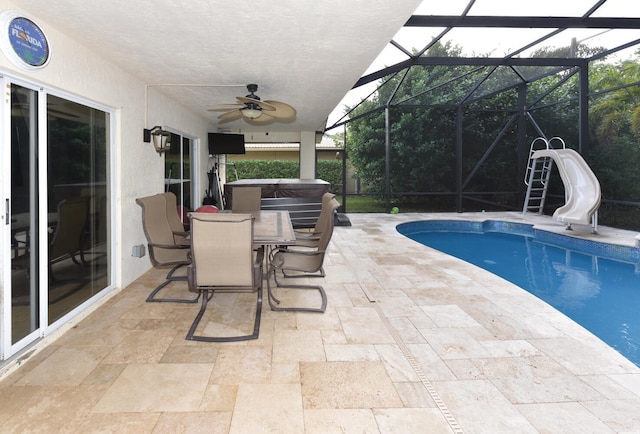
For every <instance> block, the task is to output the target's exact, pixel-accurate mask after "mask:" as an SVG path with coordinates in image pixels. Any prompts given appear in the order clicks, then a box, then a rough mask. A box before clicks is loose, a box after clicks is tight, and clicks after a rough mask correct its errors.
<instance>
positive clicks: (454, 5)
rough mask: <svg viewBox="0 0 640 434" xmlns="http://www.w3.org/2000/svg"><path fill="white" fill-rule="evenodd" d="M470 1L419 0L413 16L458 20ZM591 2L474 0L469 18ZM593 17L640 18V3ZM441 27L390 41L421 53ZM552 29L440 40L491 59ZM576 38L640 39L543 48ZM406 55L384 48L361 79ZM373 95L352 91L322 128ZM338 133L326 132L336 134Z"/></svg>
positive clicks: (613, 35) (614, 0)
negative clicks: (436, 16) (451, 17)
mask: <svg viewBox="0 0 640 434" xmlns="http://www.w3.org/2000/svg"><path fill="white" fill-rule="evenodd" d="M468 3H469V0H447V1H437V0H424V1H423V3H422V4H421V5H420V6H419V7H418V9H416V11H415V12H414V15H460V14H461V13H462V12H463V11H464V9H465V8H466V7H467V4H468ZM595 3H596V0H535V1H532V0H526V1H523V0H476V1H475V3H474V4H473V6H472V8H471V9H470V11H469V15H492V16H510V15H515V16H573V17H575V16H582V15H583V14H585V13H586V12H587V11H588V9H589V8H590V7H592V6H593V5H594V4H595ZM591 16H592V17H626V18H640V0H607V2H606V3H605V4H604V5H603V6H601V7H600V8H599V9H598V10H597V11H596V12H595V13H594V14H593V15H591ZM442 30H444V29H443V28H438V29H435V28H428V29H425V28H403V29H401V30H400V31H399V32H398V33H397V34H396V36H395V37H394V38H393V39H394V41H396V42H397V43H399V44H400V45H402V46H403V47H404V48H406V49H408V50H411V49H413V48H416V49H418V50H421V49H422V48H424V46H425V45H426V44H427V43H428V42H429V41H430V40H431V39H432V38H433V37H435V36H437V35H438V34H439V33H440V32H441V31H442ZM552 30H553V29H488V28H487V29H478V28H457V29H453V30H451V31H450V32H449V33H447V34H446V35H445V37H444V38H443V39H442V41H443V42H444V41H449V40H450V41H452V42H453V43H455V44H457V45H459V46H461V47H462V49H463V52H464V54H465V55H469V56H473V55H487V54H489V55H491V56H494V57H502V56H504V55H505V54H508V53H510V52H512V51H513V50H515V49H518V48H520V47H522V46H523V45H525V44H527V43H529V42H531V41H534V40H535V39H537V38H538V37H541V36H543V35H546V34H548V33H550V32H551V31H552ZM572 38H576V40H578V41H579V42H583V43H585V44H587V45H591V46H605V47H613V46H616V45H617V44H618V43H619V41H622V42H628V41H631V40H634V39H640V32H638V31H637V30H614V31H605V32H603V30H602V29H573V30H567V31H565V32H561V33H560V34H559V35H557V36H555V37H553V38H550V39H549V40H547V41H545V42H544V43H543V46H558V47H560V46H565V47H566V46H568V45H569V44H570V43H571V39H572ZM536 48H539V47H535V48H532V49H531V50H529V51H525V52H524V53H522V54H521V55H520V57H526V56H527V54H530V53H531V51H533V50H535V49H536ZM637 48H638V46H635V47H634V48H631V49H627V50H624V51H623V52H620V54H619V57H620V58H628V57H630V56H631V55H632V54H633V52H634V51H635V50H636V49H637ZM406 59H407V56H406V55H405V54H404V53H402V52H401V51H400V50H398V49H397V48H395V47H393V46H391V45H388V46H387V47H386V48H385V49H384V50H383V51H382V52H381V53H380V55H379V56H378V57H377V58H376V59H375V60H374V61H373V62H372V64H371V65H370V66H369V68H367V70H366V71H365V73H364V74H363V75H366V74H369V73H371V72H374V71H378V70H380V69H382V68H384V67H385V66H389V65H394V64H396V63H398V62H401V61H403V60H406ZM373 90H375V83H372V84H371V85H369V86H363V87H362V88H361V89H358V90H356V91H351V92H349V94H347V95H346V96H345V98H344V99H343V100H342V101H341V102H340V104H338V106H337V107H336V108H335V109H334V111H333V112H332V113H331V115H330V116H329V121H328V123H327V125H332V124H333V123H335V122H336V121H337V120H338V119H340V118H341V117H342V115H343V111H344V110H343V107H344V105H349V106H353V105H355V104H357V103H358V102H359V101H360V100H361V99H362V98H365V97H366V96H367V95H369V94H370V93H371V92H372V91H373ZM335 132H337V131H331V132H330V133H335Z"/></svg>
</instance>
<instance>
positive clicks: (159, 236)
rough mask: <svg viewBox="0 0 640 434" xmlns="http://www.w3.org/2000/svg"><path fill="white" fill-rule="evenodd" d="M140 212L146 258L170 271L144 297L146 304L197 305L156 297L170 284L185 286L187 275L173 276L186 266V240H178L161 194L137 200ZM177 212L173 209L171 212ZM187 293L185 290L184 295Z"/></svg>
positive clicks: (187, 263) (183, 299) (187, 239)
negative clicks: (145, 239)
mask: <svg viewBox="0 0 640 434" xmlns="http://www.w3.org/2000/svg"><path fill="white" fill-rule="evenodd" d="M136 203H137V204H138V205H140V207H141V208H142V227H143V229H144V235H145V237H146V238H147V246H148V250H149V258H150V259H151V263H152V264H153V266H155V267H172V268H171V270H170V271H169V273H168V274H167V277H166V279H165V281H164V282H162V283H161V284H160V285H158V286H157V287H156V288H155V289H154V290H153V291H151V293H150V294H149V296H148V297H147V301H148V302H173V303H196V302H197V301H198V299H197V298H196V299H191V298H186V299H185V298H175V297H169V298H161V297H157V295H158V293H159V292H160V291H161V290H162V289H163V288H165V287H166V286H167V285H169V284H170V283H172V282H180V281H182V282H186V281H187V276H186V275H178V276H176V275H175V273H176V271H177V270H178V269H180V268H182V267H184V266H186V265H189V264H190V263H191V260H190V258H189V244H190V243H189V238H188V237H186V236H182V237H180V236H177V235H176V233H175V232H174V231H173V229H172V227H171V225H170V223H169V219H168V217H167V213H168V207H167V200H166V197H165V195H164V194H156V195H153V196H147V197H142V198H138V199H136ZM172 211H173V212H174V213H175V212H176V208H175V205H174V207H173V210H172ZM186 292H188V291H186V288H185V293H186Z"/></svg>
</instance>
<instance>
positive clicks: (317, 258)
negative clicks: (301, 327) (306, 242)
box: [267, 198, 340, 313]
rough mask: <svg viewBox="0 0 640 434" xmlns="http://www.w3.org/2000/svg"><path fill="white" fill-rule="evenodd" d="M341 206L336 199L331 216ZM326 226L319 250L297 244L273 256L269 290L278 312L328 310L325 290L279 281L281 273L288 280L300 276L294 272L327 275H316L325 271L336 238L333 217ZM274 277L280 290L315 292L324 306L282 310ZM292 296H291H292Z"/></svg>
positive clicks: (271, 302)
mask: <svg viewBox="0 0 640 434" xmlns="http://www.w3.org/2000/svg"><path fill="white" fill-rule="evenodd" d="M339 206H340V203H339V202H338V201H337V200H336V199H335V198H332V199H331V200H330V201H329V203H328V207H329V209H330V210H331V215H333V211H335V210H336V209H337V208H338V207H339ZM323 224H324V227H322V228H321V234H320V238H319V239H318V243H317V244H316V246H315V247H312V248H302V249H301V248H297V247H296V246H295V245H294V246H290V247H280V248H277V249H274V250H272V251H271V252H270V255H269V270H268V275H267V291H268V295H269V306H271V310H276V311H298V312H320V313H323V312H324V311H325V310H326V308H327V294H326V292H325V290H324V288H323V287H322V286H320V285H302V284H296V285H292V284H285V283H284V282H283V281H281V280H278V271H280V272H281V273H282V274H283V277H284V278H285V279H287V278H292V277H298V276H297V275H294V274H293V273H296V274H297V273H302V274H301V275H300V277H323V276H324V273H321V274H316V273H318V272H320V271H321V270H322V264H323V262H324V257H325V254H326V250H327V247H328V246H329V241H331V236H332V235H333V218H328V219H325V220H324V223H323ZM271 275H273V280H274V283H275V285H276V287H277V288H289V289H314V290H317V291H318V292H319V293H320V298H321V304H320V307H319V308H314V307H295V306H294V307H281V306H280V304H281V301H280V300H279V299H278V298H277V297H276V296H275V295H274V289H273V288H272V286H271V280H270V277H271ZM290 295H291V294H290Z"/></svg>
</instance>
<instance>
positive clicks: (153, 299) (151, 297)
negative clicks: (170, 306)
mask: <svg viewBox="0 0 640 434" xmlns="http://www.w3.org/2000/svg"><path fill="white" fill-rule="evenodd" d="M183 266H184V265H182V264H178V265H176V266H175V267H173V268H172V269H171V271H169V273H168V274H167V277H166V280H165V281H164V282H162V283H161V284H160V285H158V286H157V287H156V289H154V290H153V291H151V294H149V296H148V297H147V300H146V301H147V303H151V302H155V303H197V302H198V298H199V297H200V294H198V295H197V296H196V298H193V299H191V298H187V299H184V298H159V297H156V295H157V294H158V292H160V291H161V290H162V288H164V287H165V286H167V285H168V284H170V283H173V282H186V281H187V276H174V275H173V274H174V273H175V272H176V270H178V268H180V267H183Z"/></svg>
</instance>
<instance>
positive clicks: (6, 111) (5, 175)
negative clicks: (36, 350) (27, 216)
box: [0, 71, 117, 366]
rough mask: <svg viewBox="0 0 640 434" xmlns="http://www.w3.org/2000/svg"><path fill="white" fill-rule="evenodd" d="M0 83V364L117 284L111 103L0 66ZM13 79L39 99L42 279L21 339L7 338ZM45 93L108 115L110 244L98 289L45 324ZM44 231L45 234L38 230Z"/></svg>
mask: <svg viewBox="0 0 640 434" xmlns="http://www.w3.org/2000/svg"><path fill="white" fill-rule="evenodd" d="M0 83H1V84H2V86H3V89H4V92H5V95H4V96H5V98H4V100H3V101H2V102H1V103H0V126H1V128H0V132H1V134H0V143H1V144H3V145H2V146H0V162H1V163H0V169H2V170H0V173H1V175H0V176H1V177H2V182H0V197H1V198H2V211H1V213H0V240H2V242H0V293H1V294H0V366H1V364H2V362H4V361H6V360H9V359H10V358H12V357H13V356H15V355H16V354H18V353H20V351H22V350H23V349H25V348H26V347H28V346H30V345H32V344H33V343H34V342H36V341H38V340H39V339H41V338H43V337H45V336H48V335H50V334H51V333H52V332H53V331H55V330H57V329H59V328H60V327H62V326H63V325H64V324H67V323H68V322H69V321H70V320H71V319H72V318H74V317H76V316H78V315H79V314H80V313H81V312H83V311H84V310H85V309H87V307H89V306H90V305H92V304H94V303H95V302H97V301H98V300H99V299H101V298H102V297H104V296H105V295H107V294H108V293H110V292H111V291H113V289H114V288H115V286H116V277H117V273H116V266H115V264H116V260H117V252H116V249H115V246H116V230H115V228H114V226H113V222H115V221H116V220H115V217H116V215H117V214H116V200H115V198H116V194H115V193H116V188H115V187H116V185H117V183H116V170H115V161H116V158H115V157H116V146H115V140H114V137H115V128H116V124H117V122H116V114H117V110H116V109H114V108H112V107H107V106H104V105H101V104H98V103H96V102H95V101H90V100H87V99H83V98H81V97H78V96H76V95H72V94H70V93H67V92H64V91H60V90H57V89H53V88H48V87H45V86H42V85H39V84H38V83H36V82H32V81H27V80H24V79H20V78H18V77H14V76H11V75H8V74H4V73H3V72H1V71H0ZM12 84H15V85H18V86H21V87H24V88H27V89H31V90H34V91H36V92H37V99H38V123H37V128H38V131H37V132H36V134H37V137H38V143H37V158H38V162H39V163H38V165H37V185H36V186H35V188H36V192H35V194H36V196H37V198H36V200H37V201H38V226H37V231H38V233H39V234H41V236H40V237H39V238H38V245H37V248H38V257H39V261H38V269H37V272H38V276H45V278H39V279H38V283H37V292H38V299H39V300H38V319H39V326H38V327H37V328H36V329H35V330H34V331H32V332H30V333H29V334H28V335H26V336H25V337H23V338H22V339H20V340H19V341H17V342H15V343H12V337H11V331H12V330H11V321H12V317H11V315H12V312H11V308H12V300H11V296H12V286H11V252H10V249H11V246H10V245H11V243H10V237H11V225H10V222H9V221H8V220H7V219H8V218H9V217H10V216H11V209H10V205H11V203H10V200H11V189H12V186H11V182H8V181H9V180H10V177H11V152H12V150H11V146H5V144H10V143H11V97H10V87H11V85H12ZM49 95H52V96H56V97H59V98H64V99H66V100H68V101H71V102H74V103H78V104H82V105H85V106H88V107H91V108H93V109H97V110H101V111H103V112H106V113H108V114H109V125H108V126H107V130H106V134H108V137H107V138H106V139H107V155H106V159H107V169H106V171H107V173H106V175H107V179H108V181H107V185H106V188H108V191H109V192H110V198H111V200H110V206H109V213H108V215H107V221H108V222H109V224H108V225H107V240H108V241H107V242H108V243H109V246H108V249H107V255H109V259H108V261H109V263H110V264H111V265H110V267H109V271H108V272H109V279H108V282H109V284H108V285H107V286H106V287H105V288H102V289H101V290H99V291H98V292H97V293H96V294H94V295H93V296H92V297H90V298H88V299H87V300H85V301H84V302H82V303H81V304H79V305H78V306H76V307H75V308H73V309H72V310H70V311H69V312H67V313H66V314H64V315H63V316H61V317H60V318H59V319H57V320H56V321H55V322H53V323H51V324H49V320H48V286H49V285H48V284H49V282H48V279H47V278H46V276H47V275H48V263H47V260H48V258H47V256H48V237H47V236H45V235H46V234H47V233H48V232H47V230H48V225H47V214H48V210H47V205H48V204H47V202H48V195H47V188H48V180H47V161H48V155H47V150H48V140H47V135H48V131H47V98H48V96H49ZM42 234H44V235H42Z"/></svg>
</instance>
